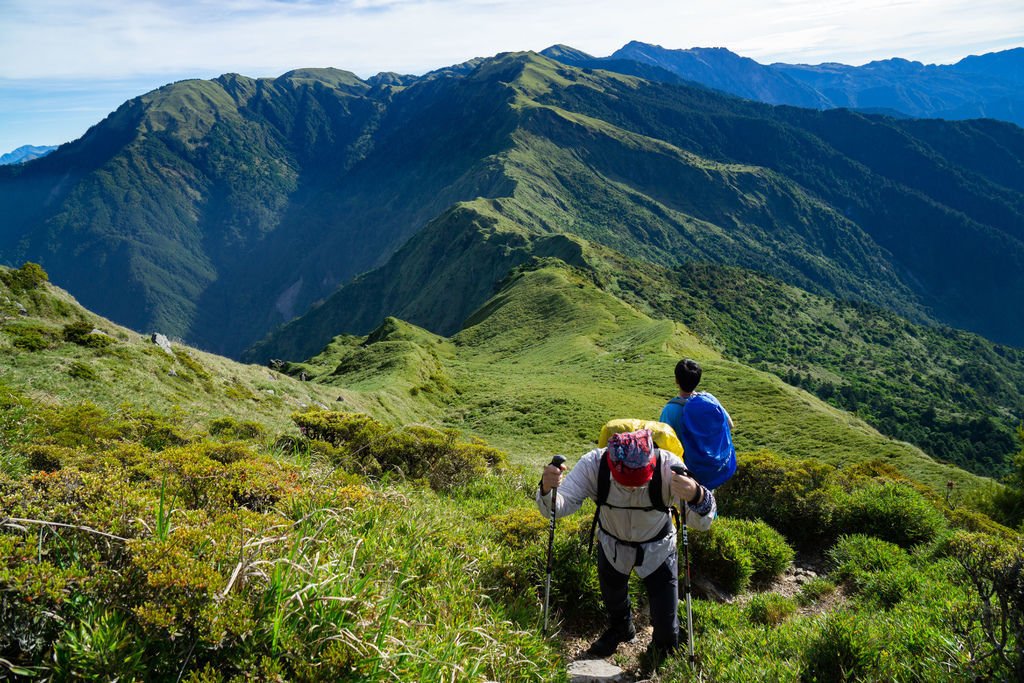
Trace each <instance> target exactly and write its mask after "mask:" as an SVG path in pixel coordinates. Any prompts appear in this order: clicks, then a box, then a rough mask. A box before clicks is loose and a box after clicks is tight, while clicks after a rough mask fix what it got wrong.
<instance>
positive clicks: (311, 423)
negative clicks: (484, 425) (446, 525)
mask: <svg viewBox="0 0 1024 683" xmlns="http://www.w3.org/2000/svg"><path fill="white" fill-rule="evenodd" d="M292 419H293V420H294V421H295V423H296V424H297V425H298V427H299V431H300V432H301V433H302V435H303V436H304V437H305V438H307V439H310V442H311V446H312V447H314V448H318V450H322V451H324V453H325V455H327V456H328V457H329V458H330V459H331V460H332V461H333V462H334V463H335V464H337V465H339V466H341V467H344V468H346V469H348V470H350V471H354V472H358V473H361V474H367V475H374V474H377V473H378V472H383V473H389V472H396V473H399V474H401V475H403V476H405V477H407V478H410V479H425V480H426V481H427V482H428V483H429V484H430V486H431V488H433V489H434V490H436V491H448V490H452V489H455V488H458V487H460V486H464V485H466V484H467V483H469V482H471V481H474V480H476V479H479V478H480V477H482V476H484V475H486V474H487V473H488V472H489V471H491V470H493V469H496V468H500V467H502V466H503V465H504V463H505V461H506V456H505V454H504V453H502V452H501V451H499V450H498V449H496V448H491V447H490V446H487V445H486V444H485V443H484V442H482V441H479V440H470V441H469V442H464V441H460V440H459V439H458V433H457V432H455V431H454V430H445V431H439V430H436V429H433V428H430V427H424V426H412V427H408V428H406V429H395V428H391V427H387V426H386V425H384V424H382V423H380V422H378V421H377V420H374V419H373V418H371V417H369V416H367V415H360V414H357V413H342V412H330V411H318V412H307V413H296V414H295V415H293V416H292ZM318 443H320V444H328V445H329V446H330V447H329V448H322V447H317V446H316V444H318Z"/></svg>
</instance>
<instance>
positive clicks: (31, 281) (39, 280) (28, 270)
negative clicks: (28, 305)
mask: <svg viewBox="0 0 1024 683" xmlns="http://www.w3.org/2000/svg"><path fill="white" fill-rule="evenodd" d="M3 279H4V282H5V283H6V284H7V286H8V287H10V288H11V290H12V291H14V292H28V291H31V290H33V289H38V288H39V287H40V286H41V285H42V284H43V283H44V282H48V281H49V279H50V276H49V275H47V274H46V271H45V270H43V267H42V266H41V265H39V264H38V263H32V262H31V261H27V262H25V263H24V264H22V266H21V268H18V269H17V270H10V271H6V272H5V273H4V278H3Z"/></svg>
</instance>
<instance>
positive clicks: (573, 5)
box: [0, 0, 1024, 152]
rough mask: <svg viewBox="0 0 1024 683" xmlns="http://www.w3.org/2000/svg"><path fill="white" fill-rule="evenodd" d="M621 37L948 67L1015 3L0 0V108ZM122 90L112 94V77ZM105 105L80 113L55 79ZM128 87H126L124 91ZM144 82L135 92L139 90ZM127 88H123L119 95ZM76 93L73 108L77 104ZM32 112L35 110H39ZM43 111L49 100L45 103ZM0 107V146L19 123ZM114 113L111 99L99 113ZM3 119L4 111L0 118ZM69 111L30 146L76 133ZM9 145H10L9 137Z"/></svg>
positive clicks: (79, 123) (407, 66)
mask: <svg viewBox="0 0 1024 683" xmlns="http://www.w3.org/2000/svg"><path fill="white" fill-rule="evenodd" d="M630 40H640V41H643V42H648V43H655V44H659V45H662V46H664V47H668V48H687V47H695V46H704V47H727V48H729V49H731V50H733V51H734V52H737V53H739V54H741V55H744V56H747V57H752V58H754V59H756V60H758V61H761V62H764V63H770V62H774V61H786V62H805V63H818V62H822V61H838V62H844V63H847V64H862V63H864V62H867V61H870V60H872V59H884V58H888V57H897V56H898V57H904V58H907V59H918V60H921V61H925V62H929V63H931V62H939V63H950V62H954V61H956V60H958V59H960V58H962V57H964V56H966V55H968V54H972V53H973V54H978V53H982V52H989V51H993V50H999V49H1006V48H1010V47H1016V46H1021V45H1024V2H1021V1H1020V0H930V1H925V0H920V1H919V0H914V1H907V0H903V1H898V0H895V1H894V0H632V1H630V2H626V1H623V0H0V102H2V101H3V100H5V99H8V100H10V99H17V98H18V97H19V94H18V92H19V91H18V89H17V88H15V87H13V86H12V84H14V83H18V82H21V83H30V84H32V86H33V87H34V88H36V91H39V92H41V91H44V90H45V89H46V88H48V87H50V85H49V84H51V83H54V84H57V85H55V86H54V92H53V95H54V97H53V98H51V99H52V100H53V101H60V102H63V104H59V105H53V106H57V107H63V108H64V109H65V110H66V111H69V112H70V111H71V110H74V109H76V108H82V107H83V106H87V107H93V106H106V105H105V103H106V102H112V103H119V102H121V101H123V100H124V99H127V98H129V97H132V96H135V95H138V94H141V93H142V92H144V91H145V90H146V89H149V88H150V85H149V84H153V86H155V85H157V84H161V83H166V82H169V81H172V80H178V79H181V78H187V77H197V78H209V77H213V76H216V75H218V74H221V73H225V72H231V71H234V72H238V73H242V74H246V75H249V76H277V75H280V74H282V73H284V72H285V71H288V70H290V69H294V68H299V67H307V66H312V67H316V66H334V67H338V68H342V69H348V70H350V71H354V72H355V73H356V74H358V75H360V76H363V77H366V76H370V75H372V74H375V73H377V72H379V71H398V72H401V73H414V74H419V73H423V72H426V71H429V70H430V69H434V68H438V67H442V66H446V65H449V64H454V63H458V62H462V61H465V60H467V59H471V58H473V57H481V56H489V55H493V54H496V53H498V52H504V51H514V50H541V49H544V48H545V47H548V46H549V45H553V44H555V43H564V44H567V45H571V46H573V47H576V48H579V49H581V50H584V51H586V52H589V53H591V54H594V55H597V56H604V55H608V54H610V53H612V52H613V51H615V50H616V49H618V48H619V47H621V46H622V45H624V44H625V43H626V42H628V41H630ZM118 80H119V81H121V82H123V83H125V84H126V85H125V87H124V89H122V90H117V89H116V88H115V87H114V86H113V85H112V83H114V82H115V81H118ZM73 81H79V82H81V83H83V84H84V85H85V88H86V89H87V90H88V88H89V87H90V86H89V84H90V83H93V82H97V85H96V87H97V88H98V89H101V90H102V91H103V93H104V97H105V98H107V99H105V100H103V101H102V103H99V102H98V101H92V102H89V103H88V105H82V104H81V102H80V101H78V99H80V98H81V95H76V94H75V92H74V91H73V90H69V89H67V88H66V84H67V83H68V82H73ZM127 84H135V85H134V86H130V85H127ZM143 84H145V85H143ZM131 87H134V88H135V89H129V88H131ZM76 98H78V99H76ZM37 104H38V103H37ZM47 107H48V108H51V105H50V104H48V105H47ZM17 108H18V105H17V102H15V103H13V105H12V107H3V106H0V152H2V151H3V149H4V147H7V146H10V143H8V144H6V145H5V144H4V141H5V139H11V140H14V138H15V137H17V138H19V139H25V137H26V135H27V134H26V133H25V131H26V130H31V125H30V124H31V122H29V121H24V120H21V119H15V118H11V117H13V114H11V111H12V109H17ZM111 108H113V106H111ZM5 110H6V112H7V114H8V115H9V116H5ZM95 120H96V119H95V118H93V119H89V120H86V119H84V118H83V117H79V118H78V119H75V120H74V122H73V123H71V119H68V121H69V123H68V124H67V127H66V128H65V129H61V131H62V132H57V131H58V121H57V120H56V118H54V119H53V121H52V128H51V129H49V131H48V132H47V133H46V135H45V137H44V136H43V134H42V133H40V134H39V137H36V136H35V135H32V136H31V141H34V142H45V141H46V140H47V139H49V140H54V141H60V140H63V139H69V138H71V137H75V136H77V135H80V134H81V133H82V132H84V130H85V128H86V127H87V126H88V124H89V123H95ZM14 141H17V140H14Z"/></svg>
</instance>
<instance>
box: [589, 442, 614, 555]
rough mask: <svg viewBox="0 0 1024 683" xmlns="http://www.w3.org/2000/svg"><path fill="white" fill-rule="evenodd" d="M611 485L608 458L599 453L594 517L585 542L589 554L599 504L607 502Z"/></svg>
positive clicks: (598, 522)
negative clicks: (586, 542) (588, 538)
mask: <svg viewBox="0 0 1024 683" xmlns="http://www.w3.org/2000/svg"><path fill="white" fill-rule="evenodd" d="M611 487H612V470H611V468H610V467H609V466H608V458H606V457H605V454H604V453H602V454H601V461H600V464H599V465H598V468H597V498H596V499H595V501H594V502H595V503H597V505H596V506H595V507H594V519H593V520H592V521H591V522H590V541H589V543H588V544H587V553H588V554H590V553H591V552H593V550H594V534H595V533H596V531H597V525H598V524H600V521H599V519H598V516H599V515H600V514H601V506H602V505H605V504H607V502H608V491H609V490H611Z"/></svg>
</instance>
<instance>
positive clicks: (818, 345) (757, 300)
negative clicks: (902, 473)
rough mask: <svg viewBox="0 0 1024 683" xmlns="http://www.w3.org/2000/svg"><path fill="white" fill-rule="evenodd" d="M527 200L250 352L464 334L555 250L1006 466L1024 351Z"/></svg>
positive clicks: (838, 398)
mask: <svg viewBox="0 0 1024 683" xmlns="http://www.w3.org/2000/svg"><path fill="white" fill-rule="evenodd" d="M518 206H519V205H518V204H517V203H516V202H515V200H509V201H487V202H485V201H483V200H478V201H477V202H473V203H470V204H466V205H462V206H460V207H459V208H457V209H455V210H453V211H452V212H450V213H449V214H447V215H446V218H445V219H443V220H440V221H438V222H436V223H434V224H432V225H431V226H428V228H426V229H425V230H423V231H422V232H421V233H419V234H418V235H417V236H415V237H414V238H413V239H412V240H410V242H409V243H407V244H406V245H405V246H403V247H402V249H400V250H399V251H398V252H397V253H396V254H395V255H394V257H392V259H391V261H390V262H389V263H388V264H387V265H385V266H384V267H382V268H380V269H378V270H376V271H373V272H371V273H368V274H367V275H365V276H361V277H360V278H357V279H356V280H355V281H354V282H352V283H351V284H349V285H346V286H345V287H343V288H342V289H341V290H339V291H338V292H337V293H336V294H335V295H333V296H332V297H331V298H329V299H327V300H326V301H325V302H324V303H322V304H321V305H318V306H316V307H314V308H313V309H312V310H311V311H310V313H308V314H306V315H304V316H302V317H300V318H298V319H297V320H295V321H293V322H291V323H289V324H288V325H286V326H284V327H283V328H281V329H280V330H278V331H277V332H275V333H274V334H273V335H271V336H270V337H268V338H267V339H266V340H264V341H263V342H261V343H260V344H258V345H256V346H254V347H253V348H252V349H251V350H250V351H249V352H248V353H247V355H246V358H247V359H248V360H250V361H253V362H266V361H267V360H269V359H271V358H278V359H291V360H298V359H304V358H309V357H311V356H313V355H315V354H318V353H319V352H320V351H321V349H323V347H324V346H325V345H326V344H327V343H328V341H329V340H330V339H331V338H332V337H333V336H334V335H335V334H337V333H338V332H346V333H349V334H360V335H362V334H367V333H369V332H370V331H371V330H373V329H374V327H375V326H376V325H378V324H379V321H381V320H382V319H383V318H384V317H385V316H397V317H400V318H403V319H405V320H408V321H410V322H412V323H414V324H416V325H420V326H424V327H427V328H428V329H432V330H434V331H436V332H438V333H440V334H443V335H453V334H456V333H458V332H459V330H460V329H463V328H464V327H467V326H470V325H472V322H473V320H474V316H476V315H478V314H475V313H474V310H475V309H476V307H477V306H480V305H483V302H484V301H486V300H487V299H489V298H490V297H491V296H492V294H493V292H495V291H496V290H497V289H498V288H500V287H501V286H502V285H503V283H504V282H505V281H506V280H507V277H502V278H500V279H496V278H495V277H494V275H493V273H508V272H516V271H517V270H518V269H521V268H524V267H526V268H534V267H537V265H538V264H544V263H547V262H549V261H551V260H552V259H554V260H555V261H560V262H567V263H571V264H572V265H574V266H576V267H578V268H580V269H581V272H583V273H587V274H588V277H589V278H590V280H591V282H593V283H594V284H595V285H597V286H599V287H600V288H601V289H603V290H604V291H607V292H609V293H612V294H614V295H616V296H618V297H620V298H622V299H624V300H626V301H629V302H631V303H632V304H633V305H635V306H638V307H639V308H641V309H642V310H645V311H648V312H649V313H650V314H651V315H653V316H655V317H657V318H664V319H670V320H675V321H680V322H684V323H685V324H686V325H687V326H688V327H689V328H690V329H692V330H694V331H695V332H696V333H697V334H698V335H699V336H700V337H701V339H703V340H706V342H707V343H710V344H711V345H712V346H713V347H714V348H716V349H718V350H719V351H721V352H724V353H726V354H727V355H728V356H730V357H732V358H735V359H737V360H740V361H742V362H744V363H746V364H751V365H754V366H755V367H759V368H761V369H762V370H765V371H767V372H771V373H773V374H775V375H776V376H778V377H780V378H782V379H784V380H786V381H788V382H789V383H790V384H795V385H798V386H803V387H805V388H806V389H808V390H810V391H812V392H814V393H816V394H817V395H818V396H819V397H821V398H823V399H826V400H828V401H830V402H831V403H832V404H833V405H836V406H838V407H842V408H844V409H847V410H851V411H857V412H858V413H859V414H860V415H861V416H862V417H863V418H864V419H865V420H867V421H868V422H869V423H871V424H872V425H874V426H875V427H876V428H878V429H881V430H882V431H883V432H884V433H886V434H889V435H890V436H894V437H898V438H901V439H904V440H907V441H911V442H913V443H915V444H917V445H918V446H919V447H922V448H924V449H925V450H926V451H927V452H929V453H931V454H932V455H934V456H936V457H940V458H942V459H945V460H947V461H951V462H955V463H956V464H957V465H959V466H960V467H964V468H967V469H969V470H972V471H975V472H978V473H983V474H993V473H997V472H1001V471H1003V470H1004V468H1005V466H1006V457H1007V456H1008V455H1009V454H1010V453H1012V452H1014V450H1015V448H1016V440H1015V429H1016V426H1017V424H1018V423H1019V422H1020V420H1021V416H1022V415H1024V394H1022V392H1021V387H1024V354H1022V353H1021V350H1020V349H1015V348H1012V347H1004V346H999V345H994V344H992V343H991V342H988V341H987V340H985V339H983V338H981V337H978V336H976V335H971V334H969V333H964V332H959V331H956V330H952V329H950V328H941V327H934V326H923V325H916V324H914V323H911V322H909V321H907V320H906V319H903V318H900V317H899V316H897V315H895V314H893V313H891V312H888V311H886V310H884V309H880V308H875V307H872V306H870V305H866V304H851V303H846V302H842V301H837V300H835V299H832V298H828V297H822V296H820V295H815V294H811V293H809V292H806V291H803V290H799V289H797V288H794V287H792V286H787V285H785V284H783V283H782V282H780V281H778V280H773V279H772V278H768V277H766V276H763V275H759V274H757V273H754V272H752V271H749V270H745V269H742V268H737V267H723V266H717V265H712V264H705V263H689V264H686V265H684V266H677V267H675V268H669V267H665V266H658V265H654V264H645V263H643V262H641V261H638V260H636V259H630V258H626V257H623V256H622V255H621V254H619V253H617V252H615V251H613V250H611V249H608V248H606V247H602V246H600V245H596V244H593V243H590V242H587V241H586V240H582V239H580V238H574V237H570V236H564V235H554V236H544V235H540V236H536V235H531V234H530V231H528V230H526V229H524V228H522V227H521V225H520V224H517V223H515V222H514V221H512V220H510V219H509V218H507V217H506V216H517V214H516V213H515V209H516V208H517V207H518ZM519 215H521V214H519ZM394 273H402V274H403V277H401V278H395V277H394V276H393V274H394ZM558 323H559V321H558V320H548V321H545V322H538V323H536V324H537V325H539V326H541V327H543V326H545V325H557V324H558ZM460 334H461V333H460Z"/></svg>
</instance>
